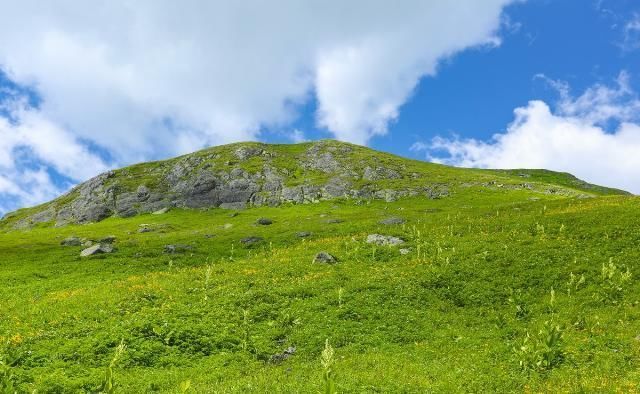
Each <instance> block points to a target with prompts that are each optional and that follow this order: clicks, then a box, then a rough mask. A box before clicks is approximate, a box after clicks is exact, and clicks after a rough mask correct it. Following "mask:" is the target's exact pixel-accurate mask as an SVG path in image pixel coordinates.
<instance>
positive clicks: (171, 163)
mask: <svg viewBox="0 0 640 394" xmlns="http://www.w3.org/2000/svg"><path fill="white" fill-rule="evenodd" d="M302 147H304V150H302V151H300V150H291V151H285V150H282V149H281V150H278V148H277V146H270V145H266V144H258V143H246V144H234V145H227V146H221V147H217V148H212V149H209V150H204V151H200V152H196V153H193V154H191V155H186V156H182V157H179V158H176V159H171V160H167V161H163V162H154V163H145V164H141V165H137V166H133V167H128V168H124V169H121V170H116V171H109V172H106V173H104V174H101V175H98V176H96V177H95V178H93V179H90V180H89V181H87V182H84V183H82V184H80V185H78V186H76V187H75V188H74V189H72V190H71V191H70V192H69V193H67V194H66V195H64V196H62V197H60V198H59V199H57V200H54V201H52V202H51V203H49V204H45V205H44V206H42V207H41V208H40V207H39V208H33V209H32V211H31V212H32V213H31V212H30V214H29V215H28V216H25V217H23V218H22V219H20V220H16V221H15V223H14V224H13V227H16V228H27V227H30V226H33V225H35V224H38V223H45V222H46V223H49V222H51V223H54V224H55V225H56V226H62V225H66V224H69V223H88V222H97V221H100V220H103V219H106V218H108V217H110V216H119V217H130V216H134V215H137V214H141V213H153V214H163V213H166V212H168V210H169V209H171V208H173V207H179V208H226V209H244V208H247V207H252V206H263V205H268V206H277V205H281V204H286V203H292V204H308V203H314V202H318V201H321V200H328V199H335V198H347V199H355V200H357V201H360V200H363V199H382V200H385V201H394V200H397V199H398V198H402V197H409V196H419V195H422V196H424V197H426V198H441V197H445V196H447V195H448V194H449V191H448V188H447V187H446V186H445V185H442V184H437V183H436V184H434V183H429V182H427V181H426V180H420V179H419V177H416V174H415V173H413V172H412V173H410V172H408V171H407V170H406V169H405V168H404V164H403V161H402V160H403V159H399V158H394V159H393V160H391V159H390V161H388V163H387V162H385V165H382V164H381V161H380V160H377V157H376V155H380V153H377V152H373V151H371V150H369V149H367V148H363V147H358V146H355V145H350V144H346V143H340V142H336V141H318V142H314V143H307V144H304V145H302ZM363 157H364V158H363ZM394 160H395V161H394ZM402 180H406V181H405V182H404V183H401V184H400V183H399V184H398V185H397V186H393V187H390V186H389V182H401V181H402ZM379 181H384V182H382V183H380V184H379V183H378V182H379ZM383 184H384V187H383V186H382V185H383ZM9 216H10V215H9Z"/></svg>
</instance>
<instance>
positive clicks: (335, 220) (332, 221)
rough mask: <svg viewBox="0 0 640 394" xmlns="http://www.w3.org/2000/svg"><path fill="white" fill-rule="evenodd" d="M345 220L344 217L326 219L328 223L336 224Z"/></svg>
mask: <svg viewBox="0 0 640 394" xmlns="http://www.w3.org/2000/svg"><path fill="white" fill-rule="evenodd" d="M342 222H344V220H342V219H327V220H325V223H327V224H336V223H342Z"/></svg>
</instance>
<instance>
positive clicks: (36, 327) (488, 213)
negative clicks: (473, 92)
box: [0, 152, 640, 393]
mask: <svg viewBox="0 0 640 394" xmlns="http://www.w3.org/2000/svg"><path fill="white" fill-rule="evenodd" d="M362 154H363V155H364V154H365V153H364V152H363V153H362ZM392 159H393V157H392V156H390V159H389V160H392ZM406 165H407V171H411V170H412V169H411V166H423V165H424V164H422V163H419V162H415V163H414V162H410V163H409V164H406ZM429 168H436V167H429ZM434 171H435V170H434ZM436 175H437V176H439V177H441V178H442V179H443V180H446V181H451V180H452V179H460V180H464V181H465V182H467V181H469V180H470V179H471V180H473V184H471V185H467V186H464V187H462V186H461V187H458V188H455V190H454V191H455V193H453V194H452V195H451V196H450V197H447V198H442V199H439V200H428V199H425V198H411V199H403V200H400V201H396V202H391V203H386V202H382V201H372V202H369V203H365V204H363V205H356V204H355V201H352V200H336V201H326V202H322V203H318V204H311V205H299V206H283V207H278V208H267V207H264V208H252V209H248V210H245V211H240V212H239V214H238V215H237V216H235V217H231V216H230V212H229V211H224V210H219V209H211V210H208V211H200V210H178V209H175V210H172V211H170V212H169V213H168V214H165V215H141V216H137V217H133V218H129V219H119V218H111V219H107V220H105V221H103V222H100V223H97V224H88V225H83V226H67V227H62V228H35V229H32V230H29V231H13V230H8V229H5V231H4V232H2V233H0V299H1V300H2V302H1V303H0V315H1V316H2V319H0V344H2V345H1V347H0V361H1V362H2V363H0V389H2V388H3V386H2V385H3V379H4V380H5V383H7V384H8V382H10V383H11V384H13V385H14V386H15V387H16V388H17V390H18V392H32V390H34V389H37V392H38V393H63V392H64V393H66V392H95V391H97V390H99V389H101V388H103V389H104V387H106V386H105V385H104V382H105V379H106V375H108V374H106V373H105V371H109V370H110V371H111V372H110V373H111V374H112V375H110V376H111V377H110V379H111V381H112V383H114V384H115V389H114V390H115V391H114V392H122V393H129V392H131V393H139V392H169V393H178V392H219V393H225V392H259V393H265V392H327V391H326V390H330V389H331V387H334V386H335V390H337V392H372V393H373V392H437V393H451V392H636V391H638V390H639V388H640V387H639V382H640V370H639V369H638V363H639V362H640V341H638V340H637V339H636V337H637V336H638V334H640V320H639V318H640V313H639V310H638V308H639V307H640V306H639V305H638V302H639V301H640V287H639V286H638V276H639V275H640V271H639V266H638V261H639V258H640V248H639V247H638V245H640V222H639V221H638V217H640V200H639V199H638V198H636V197H631V196H603V197H594V198H575V197H571V196H566V195H563V194H546V193H540V192H537V191H535V190H524V189H522V190H521V189H510V188H508V187H506V186H504V185H508V184H509V182H511V183H512V184H518V183H521V182H523V180H522V178H521V177H520V176H519V175H518V174H517V173H514V174H509V173H497V172H496V173H492V172H483V171H476V170H456V169H449V168H447V167H442V168H441V171H439V172H438V173H437V174H436ZM554 176H560V177H561V176H562V175H554ZM533 178H535V179H533ZM495 179H498V181H499V183H500V185H502V184H504V185H503V186H498V184H491V185H484V186H483V185H482V184H483V183H485V182H488V181H491V180H495ZM548 181H549V179H540V178H538V177H537V176H536V177H534V176H532V179H528V180H527V182H532V183H536V182H539V185H540V188H541V190H542V189H544V188H545V187H548V185H546V184H545V183H544V182H548ZM555 183H556V184H557V183H558V181H557V180H556V182H555ZM560 187H565V188H570V189H571V190H578V191H580V187H581V186H580V185H576V184H570V183H565V184H563V185H560ZM582 192H584V190H582V191H580V193H582ZM591 192H593V193H596V192H598V190H595V191H594V190H591ZM578 194H579V193H578ZM532 197H535V198H537V199H538V200H532ZM389 216H399V217H403V218H405V219H407V222H406V223H405V224H404V225H398V226H383V225H380V224H378V221H379V220H380V219H383V218H385V217H389ZM260 217H268V218H271V219H273V220H274V223H273V224H272V225H270V226H256V225H255V224H254V223H255V221H256V220H257V219H258V218H260ZM331 218H340V219H343V222H341V223H334V224H327V223H326V221H327V220H328V219H331ZM141 224H149V225H150V226H151V227H152V228H154V229H155V231H153V232H150V233H138V232H137V230H138V228H139V226H140V225H141ZM227 224H231V226H228V225H227ZM225 225H227V226H225ZM298 231H310V232H312V233H313V234H312V236H311V237H309V238H306V239H300V238H298V237H297V236H296V235H295V233H296V232H298ZM371 233H380V234H387V235H394V236H399V237H402V238H404V239H405V240H406V241H407V243H406V246H405V245H403V246H402V247H408V248H411V249H412V251H411V252H410V253H409V254H407V255H401V254H400V253H399V252H398V250H397V248H392V247H374V246H372V245H369V244H366V243H365V242H364V239H365V238H366V236H367V235H368V234H371ZM70 235H77V236H80V237H86V238H93V239H97V238H100V237H103V236H107V235H115V236H116V237H117V242H116V246H117V248H118V250H117V252H115V253H113V254H110V255H102V256H96V257H91V258H84V259H83V258H80V257H79V252H80V250H81V249H82V248H81V247H63V246H60V245H59V243H60V241H61V240H62V239H63V238H65V237H67V236H70ZM247 236H260V237H263V238H264V239H265V240H264V242H262V243H259V244H256V245H252V246H251V247H247V246H243V245H242V244H241V243H240V239H242V238H243V237H247ZM167 244H185V245H189V246H191V247H192V248H193V249H191V250H188V251H187V252H185V253H177V254H171V255H169V254H165V253H164V252H163V249H164V246H165V245H167ZM323 250H324V251H328V252H330V253H331V254H333V255H335V256H336V257H337V258H338V259H339V262H338V263H337V264H335V265H323V264H314V263H312V260H313V257H314V255H315V254H316V253H317V252H319V251H323ZM612 265H613V266H612ZM581 278H584V279H581ZM327 341H328V342H327ZM121 343H123V344H124V346H126V350H124V351H123V352H121V354H119V356H118V357H115V355H116V354H118V352H119V351H118V350H117V349H119V345H120V344H121ZM290 346H295V347H296V352H295V354H293V355H292V356H290V357H289V358H287V359H285V360H284V361H282V362H278V363H275V362H272V361H270V360H271V356H272V355H274V354H279V353H282V352H283V351H284V350H285V349H286V348H288V347H290ZM120 349H122V348H120ZM328 349H332V352H333V353H332V354H331V355H330V353H331V351H330V350H328ZM329 356H330V361H328V358H329ZM114 359H115V360H116V361H115V362H112V360H114ZM5 371H6V373H5ZM185 390H186V391H185Z"/></svg>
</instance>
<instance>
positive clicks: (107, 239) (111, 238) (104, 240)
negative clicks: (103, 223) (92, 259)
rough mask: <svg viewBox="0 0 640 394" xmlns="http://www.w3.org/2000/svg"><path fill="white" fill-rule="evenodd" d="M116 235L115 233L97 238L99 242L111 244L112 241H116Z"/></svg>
mask: <svg viewBox="0 0 640 394" xmlns="http://www.w3.org/2000/svg"><path fill="white" fill-rule="evenodd" d="M116 239H117V238H116V236H115V235H108V236H106V237H103V238H100V239H99V240H98V243H99V244H112V243H114V242H116Z"/></svg>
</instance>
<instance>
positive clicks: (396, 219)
mask: <svg viewBox="0 0 640 394" xmlns="http://www.w3.org/2000/svg"><path fill="white" fill-rule="evenodd" d="M405 221H406V220H404V219H403V218H399V217H397V216H392V217H388V218H385V219H382V220H381V221H379V222H378V223H380V224H385V225H388V226H390V225H394V224H403V223H404V222H405Z"/></svg>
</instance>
